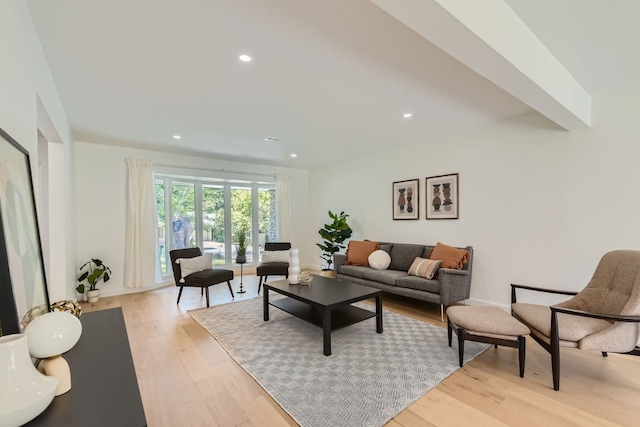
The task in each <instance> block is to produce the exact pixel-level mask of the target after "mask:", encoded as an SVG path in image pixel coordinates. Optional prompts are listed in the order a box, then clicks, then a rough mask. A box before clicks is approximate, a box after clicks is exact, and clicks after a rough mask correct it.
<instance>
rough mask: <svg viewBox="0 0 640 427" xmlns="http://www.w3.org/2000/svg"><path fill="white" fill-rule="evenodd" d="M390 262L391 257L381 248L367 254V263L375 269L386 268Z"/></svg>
mask: <svg viewBox="0 0 640 427" xmlns="http://www.w3.org/2000/svg"><path fill="white" fill-rule="evenodd" d="M390 264H391V257H390V256H389V254H388V253H386V252H385V251H383V250H382V249H378V250H377V251H373V252H372V253H371V255H369V265H370V266H371V268H374V269H376V270H386V269H387V268H389V265H390Z"/></svg>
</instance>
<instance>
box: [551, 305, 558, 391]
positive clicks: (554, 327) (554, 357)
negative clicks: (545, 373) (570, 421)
mask: <svg viewBox="0 0 640 427" xmlns="http://www.w3.org/2000/svg"><path fill="white" fill-rule="evenodd" d="M550 338H551V343H550V344H551V346H550V350H551V351H550V353H551V371H552V372H553V389H554V390H555V391H558V390H560V338H559V336H558V314H557V313H556V312H555V311H553V310H551V337H550Z"/></svg>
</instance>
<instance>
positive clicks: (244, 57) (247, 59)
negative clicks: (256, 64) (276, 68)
mask: <svg viewBox="0 0 640 427" xmlns="http://www.w3.org/2000/svg"><path fill="white" fill-rule="evenodd" d="M238 59H239V60H240V61H242V62H251V60H252V59H253V58H251V57H250V56H249V55H247V54H246V53H243V54H242V55H238Z"/></svg>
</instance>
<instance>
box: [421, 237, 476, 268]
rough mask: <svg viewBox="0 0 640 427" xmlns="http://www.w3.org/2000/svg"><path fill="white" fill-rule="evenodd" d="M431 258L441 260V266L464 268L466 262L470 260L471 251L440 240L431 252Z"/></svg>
mask: <svg viewBox="0 0 640 427" xmlns="http://www.w3.org/2000/svg"><path fill="white" fill-rule="evenodd" d="M429 259H439V260H441V261H442V264H440V268H453V269H456V270H462V268H463V267H464V264H465V263H467V262H468V261H469V251H467V250H466V249H458V248H454V247H453V246H447V245H445V244H442V243H440V242H438V243H437V244H436V247H435V248H433V250H432V251H431V253H430V254H429Z"/></svg>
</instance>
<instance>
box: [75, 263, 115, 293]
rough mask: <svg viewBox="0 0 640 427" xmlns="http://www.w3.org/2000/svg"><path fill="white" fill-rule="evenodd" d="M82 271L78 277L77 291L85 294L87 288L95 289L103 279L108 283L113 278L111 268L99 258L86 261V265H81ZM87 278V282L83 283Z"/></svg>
mask: <svg viewBox="0 0 640 427" xmlns="http://www.w3.org/2000/svg"><path fill="white" fill-rule="evenodd" d="M80 272H81V273H82V274H80V276H79V277H78V283H79V284H78V286H77V287H76V291H78V293H80V294H83V293H84V291H85V290H89V291H95V290H96V289H97V288H96V286H97V285H98V283H99V282H100V281H101V280H102V281H104V282H105V283H106V282H108V281H109V279H111V269H110V268H109V267H107V266H106V265H104V263H103V262H102V261H101V260H99V259H97V258H92V259H91V260H90V261H87V262H86V263H84V265H83V266H82V267H80ZM85 280H86V281H87V283H86V284H85V283H83V282H84V281H85ZM87 288H89V289H87Z"/></svg>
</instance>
